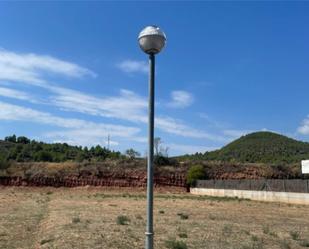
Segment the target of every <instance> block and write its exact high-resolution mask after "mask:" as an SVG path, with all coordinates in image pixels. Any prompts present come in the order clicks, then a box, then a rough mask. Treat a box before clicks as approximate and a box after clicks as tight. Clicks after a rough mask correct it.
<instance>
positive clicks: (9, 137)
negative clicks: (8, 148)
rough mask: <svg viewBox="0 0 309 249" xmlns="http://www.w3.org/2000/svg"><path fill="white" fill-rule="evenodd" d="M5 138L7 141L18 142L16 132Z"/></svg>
mask: <svg viewBox="0 0 309 249" xmlns="http://www.w3.org/2000/svg"><path fill="white" fill-rule="evenodd" d="M4 140H5V141H7V142H11V143H16V135H15V134H14V135H13V136H8V137H5V138H4Z"/></svg>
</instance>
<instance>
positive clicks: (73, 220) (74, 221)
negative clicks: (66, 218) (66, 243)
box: [72, 217, 80, 223]
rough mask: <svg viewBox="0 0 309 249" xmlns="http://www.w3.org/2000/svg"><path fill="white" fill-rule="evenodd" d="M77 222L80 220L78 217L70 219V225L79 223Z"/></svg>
mask: <svg viewBox="0 0 309 249" xmlns="http://www.w3.org/2000/svg"><path fill="white" fill-rule="evenodd" d="M79 222H80V218H79V217H74V218H72V223H79Z"/></svg>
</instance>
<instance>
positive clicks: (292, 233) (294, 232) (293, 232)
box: [290, 231, 299, 240]
mask: <svg viewBox="0 0 309 249" xmlns="http://www.w3.org/2000/svg"><path fill="white" fill-rule="evenodd" d="M290 235H291V238H292V239H293V240H298V239H299V232H298V231H291V232H290Z"/></svg>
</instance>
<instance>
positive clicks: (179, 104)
mask: <svg viewBox="0 0 309 249" xmlns="http://www.w3.org/2000/svg"><path fill="white" fill-rule="evenodd" d="M171 98H172V101H171V102H170V103H169V104H168V106H170V107H174V108H184V107H188V106H190V105H191V104H192V103H193V101H194V98H193V95H192V94H191V93H189V92H186V91H173V92H172V93H171Z"/></svg>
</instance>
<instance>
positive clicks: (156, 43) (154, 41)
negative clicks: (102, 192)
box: [138, 26, 166, 249]
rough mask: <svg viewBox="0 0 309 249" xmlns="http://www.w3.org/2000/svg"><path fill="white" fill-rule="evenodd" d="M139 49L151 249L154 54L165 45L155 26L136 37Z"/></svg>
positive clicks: (149, 243)
mask: <svg viewBox="0 0 309 249" xmlns="http://www.w3.org/2000/svg"><path fill="white" fill-rule="evenodd" d="M138 41H139V45H140V47H141V49H142V50H143V51H144V52H145V53H147V54H149V70H150V72H149V117H148V122H149V123H148V160H147V225H146V233H145V235H146V241H145V249H153V234H154V233H153V140H154V106H155V98H154V97H155V94H154V93H155V85H154V84H155V82H154V81H155V54H157V53H159V52H160V51H161V50H162V48H163V47H164V45H165V42H166V36H165V34H164V32H163V31H162V30H161V29H160V28H159V27H157V26H148V27H146V28H144V29H143V30H142V31H141V33H140V34H139V36H138Z"/></svg>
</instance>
